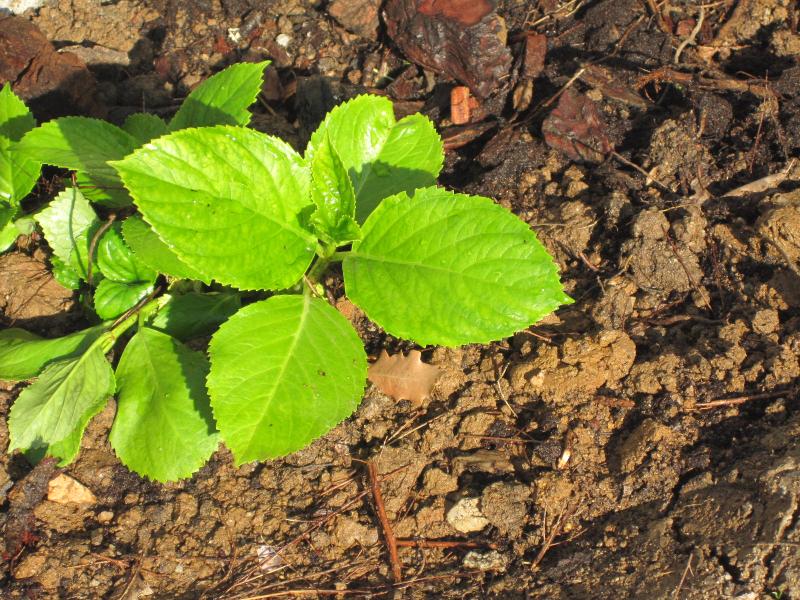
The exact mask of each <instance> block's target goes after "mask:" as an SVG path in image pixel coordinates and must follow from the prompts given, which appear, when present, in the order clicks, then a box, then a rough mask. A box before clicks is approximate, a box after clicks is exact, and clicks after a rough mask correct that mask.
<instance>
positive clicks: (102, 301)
mask: <svg viewBox="0 0 800 600" xmlns="http://www.w3.org/2000/svg"><path fill="white" fill-rule="evenodd" d="M152 291H153V283H152V282H151V281H137V282H134V283H123V282H119V281H111V280H110V279H103V281H101V282H100V283H99V284H98V286H97V289H95V291H94V310H95V312H97V316H98V317H100V318H101V319H106V320H107V319H116V318H117V317H118V316H120V315H121V314H122V313H124V312H125V311H126V310H128V309H129V308H133V307H134V306H135V305H136V303H137V302H139V301H140V300H141V299H142V298H145V297H146V296H147V295H148V294H149V293H150V292H152Z"/></svg>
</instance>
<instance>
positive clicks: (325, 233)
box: [311, 134, 361, 245]
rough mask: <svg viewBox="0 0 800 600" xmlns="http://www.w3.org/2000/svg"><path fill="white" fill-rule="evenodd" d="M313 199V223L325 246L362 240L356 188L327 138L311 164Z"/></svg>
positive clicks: (317, 150) (326, 136)
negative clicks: (314, 206)
mask: <svg viewBox="0 0 800 600" xmlns="http://www.w3.org/2000/svg"><path fill="white" fill-rule="evenodd" d="M311 198H312V199H313V200H314V204H316V206H317V210H316V211H315V212H314V214H313V215H312V217H311V223H312V224H313V226H314V229H315V230H316V231H317V233H318V234H319V235H320V237H322V238H323V239H324V240H325V241H326V242H328V243H333V244H335V245H341V244H344V243H346V242H352V241H354V240H357V239H359V238H360V237H361V231H360V229H359V227H358V223H356V221H355V219H354V217H355V214H356V196H355V192H354V191H353V184H352V182H351V181H350V177H349V176H348V175H347V170H346V169H345V168H344V165H342V161H341V160H340V159H339V155H338V154H336V150H334V148H333V146H332V145H331V142H330V138H329V136H328V135H327V134H326V135H325V136H324V138H323V140H322V143H321V144H320V146H319V147H318V148H317V149H316V152H314V157H313V160H312V161H311Z"/></svg>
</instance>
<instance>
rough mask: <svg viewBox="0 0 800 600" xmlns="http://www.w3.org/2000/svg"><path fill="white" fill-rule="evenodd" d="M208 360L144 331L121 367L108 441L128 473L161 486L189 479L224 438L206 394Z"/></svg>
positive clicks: (125, 354)
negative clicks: (115, 413)
mask: <svg viewBox="0 0 800 600" xmlns="http://www.w3.org/2000/svg"><path fill="white" fill-rule="evenodd" d="M207 374H208V361H207V360H206V358H205V356H203V355H202V354H201V353H199V352H194V351H192V350H189V349H188V348H187V347H186V346H184V345H183V344H181V343H179V342H177V341H176V340H174V339H172V338H171V337H170V336H168V335H166V334H164V333H161V332H159V331H155V330H153V329H149V328H147V327H145V328H143V329H140V330H139V331H138V332H137V333H136V335H134V336H133V338H132V339H131V341H130V342H128V345H127V346H126V347H125V351H124V352H123V353H122V358H120V361H119V365H118V366H117V373H116V375H117V395H118V398H119V401H118V404H117V416H116V418H115V419H114V426H113V427H112V428H111V434H110V435H109V441H110V442H111V446H112V447H113V448H114V451H115V452H116V453H117V456H118V457H119V459H120V460H121V461H122V464H124V465H125V466H126V467H128V468H129V469H131V470H133V471H135V472H137V473H139V474H140V475H144V476H145V477H149V478H150V479H154V480H156V481H175V480H177V479H182V478H184V477H190V476H191V475H192V473H194V472H195V471H197V470H198V469H199V468H200V467H202V466H203V464H204V463H205V462H206V461H207V460H208V458H209V457H210V456H211V454H212V453H213V452H214V450H216V448H217V445H218V444H219V439H218V436H217V434H216V431H215V427H214V420H213V418H212V417H211V408H210V407H209V404H208V396H207V394H206V389H205V378H206V375H207Z"/></svg>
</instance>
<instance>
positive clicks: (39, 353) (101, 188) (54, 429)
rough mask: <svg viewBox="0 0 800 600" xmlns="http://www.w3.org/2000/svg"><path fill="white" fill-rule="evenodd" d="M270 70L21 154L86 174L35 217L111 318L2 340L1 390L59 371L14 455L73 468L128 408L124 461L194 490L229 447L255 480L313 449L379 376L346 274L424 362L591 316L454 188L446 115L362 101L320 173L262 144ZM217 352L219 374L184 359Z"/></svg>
mask: <svg viewBox="0 0 800 600" xmlns="http://www.w3.org/2000/svg"><path fill="white" fill-rule="evenodd" d="M264 66H265V63H261V64H257V65H256V64H241V65H236V66H234V67H231V68H229V69H227V70H225V71H223V72H221V73H219V74H217V75H215V76H214V77H212V78H210V79H209V80H208V81H206V82H205V83H204V84H203V85H201V86H200V87H199V88H198V89H196V90H195V91H194V92H193V93H192V94H190V95H189V97H188V98H187V99H186V101H185V103H184V104H183V105H182V107H181V108H180V110H179V111H178V113H177V114H176V115H175V117H174V118H173V119H172V120H171V121H170V122H169V123H165V122H164V121H161V120H160V119H158V118H157V117H153V116H151V115H134V116H132V117H131V118H129V119H128V120H127V121H126V122H125V124H124V125H123V127H122V128H117V127H115V126H113V125H111V124H109V123H105V122H102V121H96V120H91V119H83V118H77V117H72V118H63V119H56V120H54V121H51V122H48V123H45V124H44V125H41V126H39V127H37V128H35V129H32V130H31V131H29V132H28V133H27V134H26V135H25V136H24V137H23V138H22V139H21V141H19V142H18V144H17V146H16V147H15V148H16V151H17V152H20V153H21V155H23V156H29V157H35V160H38V161H41V162H43V163H45V164H51V165H56V166H60V167H65V168H68V169H72V170H75V171H76V172H77V181H78V182H79V185H78V186H76V187H70V188H67V189H66V190H65V191H64V192H62V193H61V194H59V195H58V196H57V197H56V198H55V200H54V201H53V202H52V203H51V204H50V205H49V206H48V207H46V208H45V209H44V210H42V211H40V212H39V213H38V214H37V215H36V219H37V221H38V223H39V224H40V225H41V228H42V230H43V231H44V234H45V237H46V239H47V241H48V243H49V245H50V247H51V248H52V251H53V265H54V270H55V273H56V276H57V277H58V278H59V280H60V281H62V282H64V283H65V284H66V285H70V286H72V287H75V288H78V289H80V290H81V291H82V293H83V294H84V296H85V300H86V304H87V306H90V307H92V308H93V310H94V312H95V313H96V316H97V320H98V321H99V323H98V324H97V325H95V326H93V327H90V328H89V329H86V330H84V331H81V332H78V333H74V334H72V335H69V336H66V337H63V338H58V339H53V340H45V339H40V338H37V337H36V336H33V335H32V334H30V333H28V332H26V331H23V330H20V329H8V330H5V331H3V332H0V378H4V379H14V380H24V379H28V378H31V377H35V376H37V375H38V378H37V379H36V380H35V381H34V382H33V383H32V384H31V385H30V386H28V387H27V388H25V389H24V390H23V391H22V393H21V394H20V396H19V398H18V399H17V401H16V402H15V404H14V405H13V407H12V409H11V413H10V418H9V427H10V434H11V444H10V449H12V450H13V449H21V450H23V451H25V452H27V453H29V454H30V455H32V456H33V457H34V458H36V457H37V456H42V455H45V454H47V455H52V456H56V457H58V458H60V459H61V460H62V463H68V462H69V461H71V460H73V459H74V457H75V456H76V454H77V452H78V449H79V445H80V439H81V436H82V434H83V430H84V428H85V427H86V424H87V423H88V421H89V420H90V419H91V418H92V416H93V415H95V414H96V413H97V412H98V411H100V410H101V409H102V408H103V406H104V405H105V403H106V399H107V397H108V396H109V395H111V394H114V393H116V396H117V402H118V406H117V414H116V418H115V420H114V424H113V427H112V429H111V433H110V442H111V445H112V446H113V448H114V449H115V451H116V453H117V455H118V456H119V458H120V460H121V461H122V462H123V463H124V464H125V465H127V466H128V467H129V468H131V469H132V470H134V471H136V472H137V473H140V474H142V475H144V476H147V477H150V478H152V479H155V480H160V481H165V480H173V479H178V478H182V477H187V476H189V475H191V474H192V473H193V472H194V471H196V470H197V469H198V468H199V467H200V466H202V464H203V463H204V462H205V461H206V460H207V459H208V457H209V456H210V455H211V454H212V452H213V451H214V450H215V448H216V447H217V445H218V442H219V441H220V440H221V441H224V442H225V444H226V445H227V446H228V448H229V449H230V450H231V451H232V453H233V455H234V457H235V461H236V463H237V464H241V463H243V462H248V461H253V460H263V459H268V458H273V457H277V456H281V455H285V454H287V453H290V452H293V451H295V450H298V449H300V448H302V447H304V446H306V445H307V444H309V443H310V442H311V441H312V440H313V439H315V438H317V437H319V436H320V435H322V434H324V433H325V432H326V431H328V430H329V429H330V428H332V427H334V426H335V425H336V424H337V423H339V422H340V421H342V420H343V419H344V418H346V417H347V416H348V415H350V414H351V413H352V412H353V410H355V408H356V407H357V405H358V403H359V402H360V399H361V397H362V394H363V390H364V385H365V381H366V367H367V360H366V355H365V353H364V349H363V347H362V344H361V342H360V340H359V337H358V335H357V334H356V332H355V330H354V329H353V328H352V326H351V325H350V323H349V322H348V321H347V319H345V318H344V317H343V316H342V315H341V314H340V313H339V312H338V311H337V310H336V309H335V308H333V307H332V306H331V305H330V304H329V303H328V302H327V300H325V295H324V293H323V290H322V284H321V281H322V275H323V273H324V272H325V271H326V269H327V268H328V267H329V266H330V265H331V263H334V262H342V269H343V274H344V283H345V289H346V293H347V295H348V296H349V298H350V299H351V300H352V301H353V302H354V303H355V304H356V305H357V306H359V307H361V308H362V309H363V310H364V311H365V312H366V314H367V315H368V316H369V317H370V318H371V319H372V320H373V321H375V322H376V323H378V324H379V325H381V326H382V327H383V328H384V329H385V330H386V331H387V332H389V333H391V334H393V335H396V336H399V337H403V338H407V339H410V340H413V341H415V342H417V343H418V344H421V345H427V344H442V345H448V346H454V345H459V344H466V343H478V342H488V341H490V340H495V339H500V338H503V337H506V336H509V335H511V334H513V333H514V332H516V331H518V330H520V329H523V328H525V327H528V326H529V325H531V324H532V323H534V322H536V321H537V320H538V319H540V318H541V317H543V316H544V315H546V314H548V313H550V312H551V311H553V310H554V309H556V308H557V307H558V306H559V305H561V304H563V303H566V302H570V301H571V300H570V299H569V298H568V297H567V296H566V295H565V294H564V292H563V290H562V287H561V284H560V282H559V279H558V273H557V268H556V266H555V264H554V263H553V261H552V259H551V257H550V256H549V255H548V253H547V252H546V250H545V248H544V247H543V246H542V245H541V244H540V243H539V242H538V240H537V239H536V236H535V234H534V233H533V232H532V231H531V230H530V229H529V227H528V226H527V225H526V224H525V223H524V222H523V221H521V220H519V219H518V218H517V217H516V216H514V215H513V214H512V213H510V212H509V211H507V210H506V209H504V208H502V207H500V206H498V205H496V204H495V203H494V202H493V201H492V200H490V199H488V198H482V197H476V196H468V195H464V194H457V193H453V192H450V191H447V190H444V189H442V188H438V187H436V186H435V185H436V178H437V176H438V173H439V170H440V169H441V166H442V162H443V151H442V143H441V140H440V139H439V136H438V135H437V133H436V131H435V129H434V127H433V125H432V123H431V122H430V121H429V120H428V119H427V118H426V117H424V116H422V115H412V116H408V117H405V118H404V119H401V120H400V121H396V120H395V117H394V113H393V109H392V104H391V102H390V101H389V100H387V99H385V98H381V97H376V96H360V97H357V98H355V99H353V100H351V101H349V102H347V103H345V104H342V105H340V106H338V107H337V108H335V109H334V110H333V111H332V112H331V113H330V114H329V115H328V116H327V117H326V118H325V120H324V121H323V123H322V124H321V125H320V127H319V128H318V129H317V131H316V132H315V133H314V134H313V135H312V137H311V140H310V142H309V144H308V147H307V148H306V151H305V154H304V155H303V156H301V155H300V154H298V153H297V152H295V151H294V150H293V149H292V148H291V147H290V146H289V145H288V144H286V143H285V142H283V141H281V140H280V139H277V138H275V137H271V136H268V135H265V134H263V133H259V132H257V131H254V130H251V129H248V128H246V127H245V126H246V125H247V123H248V121H249V118H250V115H249V113H248V112H247V107H248V106H249V105H250V104H251V103H252V101H253V99H254V98H255V95H256V93H257V92H258V89H259V86H260V76H261V72H262V70H263V68H264ZM92 203H94V205H95V206H96V207H98V209H100V210H102V211H103V212H105V213H108V212H109V211H111V213H110V214H111V217H110V218H108V219H106V220H105V223H104V222H103V221H102V220H101V219H100V218H99V217H98V215H97V213H96V212H95V208H93V205H92ZM123 216H124V217H125V218H124V219H123V218H122V217H123ZM165 288H166V289H165ZM242 304H244V306H242ZM209 335H211V341H210V343H209V345H208V359H207V358H206V354H205V353H202V352H198V351H195V350H191V349H190V348H189V347H187V346H186V345H185V344H184V342H185V341H187V340H190V339H193V338H197V337H202V336H209ZM125 341H127V344H126V345H124V349H123V350H122V352H121V356H120V358H119V361H118V363H117V365H116V369H115V370H112V367H111V365H110V364H109V362H108V360H106V354H107V353H108V352H109V351H110V350H111V349H112V348H114V347H116V346H122V345H123V343H124V342H125Z"/></svg>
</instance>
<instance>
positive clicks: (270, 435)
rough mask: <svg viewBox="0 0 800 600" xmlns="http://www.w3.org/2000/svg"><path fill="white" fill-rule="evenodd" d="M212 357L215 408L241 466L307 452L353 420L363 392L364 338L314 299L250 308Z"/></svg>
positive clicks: (223, 334)
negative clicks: (310, 445)
mask: <svg viewBox="0 0 800 600" xmlns="http://www.w3.org/2000/svg"><path fill="white" fill-rule="evenodd" d="M209 355H210V357H211V372H210V374H209V376H208V382H207V383H208V391H209V395H210V396H211V407H212V409H213V411H214V417H215V419H216V421H217V427H218V429H219V431H220V434H221V436H222V439H223V440H224V441H225V444H226V445H227V446H228V448H230V449H231V451H232V452H233V455H234V457H235V459H236V463H237V464H242V463H244V462H248V461H253V460H264V459H267V458H274V457H276V456H282V455H285V454H289V453H290V452H294V451H295V450H299V449H300V448H302V447H304V446H306V445H307V444H308V443H310V442H311V441H312V440H314V439H315V438H317V437H319V436H321V435H323V434H324V433H326V432H327V431H328V430H330V429H331V428H332V427H334V426H335V425H336V424H338V423H339V422H340V421H342V420H343V419H345V418H346V417H347V416H348V415H350V414H351V413H352V412H353V411H354V410H355V408H356V407H357V406H358V403H359V402H360V401H361V396H362V394H363V391H364V382H365V377H366V370H367V359H366V356H365V354H364V348H363V346H362V344H361V340H359V338H358V335H356V332H355V331H354V330H353V328H352V326H351V325H350V323H349V322H348V321H347V319H345V318H344V317H343V316H342V315H341V314H340V313H339V312H337V311H336V309H334V308H333V307H331V306H330V305H329V304H328V303H327V302H325V301H324V300H320V299H318V298H312V297H311V296H273V297H272V298H269V299H268V300H264V301H262V302H257V303H255V304H251V305H249V306H246V307H245V308H243V309H242V310H240V311H239V312H238V313H236V314H235V315H234V316H232V317H231V318H230V319H228V321H227V322H226V323H224V324H223V325H222V327H220V328H219V330H218V331H217V333H215V334H214V337H213V338H212V339H211V344H210V346H209Z"/></svg>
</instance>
